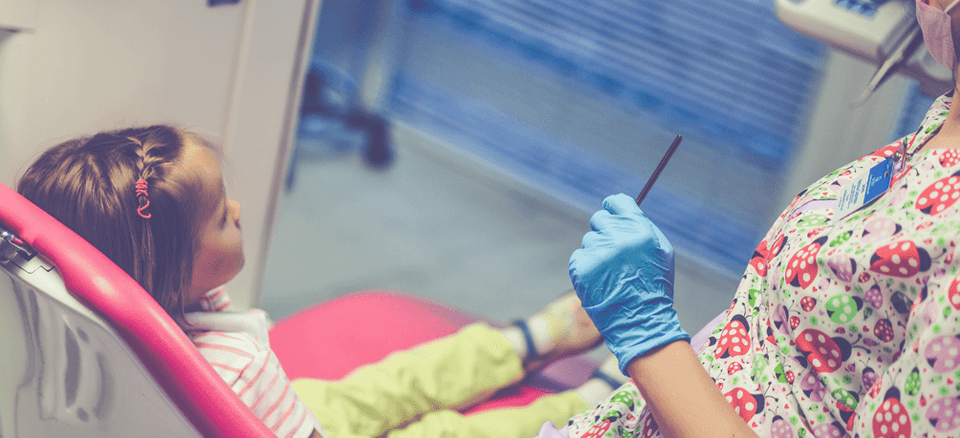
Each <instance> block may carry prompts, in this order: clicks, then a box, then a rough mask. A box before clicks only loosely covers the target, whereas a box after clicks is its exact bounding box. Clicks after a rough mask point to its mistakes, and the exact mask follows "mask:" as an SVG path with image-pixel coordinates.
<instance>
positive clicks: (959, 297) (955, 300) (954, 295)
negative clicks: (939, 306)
mask: <svg viewBox="0 0 960 438" xmlns="http://www.w3.org/2000/svg"><path fill="white" fill-rule="evenodd" d="M947 299H948V300H950V305H951V306H953V308H954V309H957V310H960V278H954V279H953V282H951V283H950V288H949V289H948V290H947Z"/></svg>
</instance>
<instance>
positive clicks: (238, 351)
mask: <svg viewBox="0 0 960 438" xmlns="http://www.w3.org/2000/svg"><path fill="white" fill-rule="evenodd" d="M196 345H197V348H209V349H211V350H220V351H227V352H230V353H234V354H236V355H238V356H243V357H245V358H247V359H253V355H252V354H250V353H247V352H246V351H243V350H241V349H239V348H234V347H230V346H227V345H220V344H211V343H209V342H197V343H196Z"/></svg>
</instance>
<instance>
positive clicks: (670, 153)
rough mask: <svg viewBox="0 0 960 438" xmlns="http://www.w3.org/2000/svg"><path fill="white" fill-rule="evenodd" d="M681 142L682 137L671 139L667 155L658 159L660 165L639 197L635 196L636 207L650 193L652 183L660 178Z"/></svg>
mask: <svg viewBox="0 0 960 438" xmlns="http://www.w3.org/2000/svg"><path fill="white" fill-rule="evenodd" d="M682 140H683V136H682V135H677V138H675V139H673V143H671V144H670V147H669V148H668V149H667V153H665V154H663V158H661V159H660V164H657V168H656V169H654V171H653V175H650V179H648V180H647V185H645V186H643V190H641V191H640V195H638V196H637V206H638V207H639V206H640V203H641V202H643V198H646V197H647V193H649V192H650V189H651V188H653V183H655V182H657V177H659V176H660V172H663V168H664V167H667V162H668V161H670V157H672V156H673V152H674V151H676V150H677V146H680V142H681V141H682Z"/></svg>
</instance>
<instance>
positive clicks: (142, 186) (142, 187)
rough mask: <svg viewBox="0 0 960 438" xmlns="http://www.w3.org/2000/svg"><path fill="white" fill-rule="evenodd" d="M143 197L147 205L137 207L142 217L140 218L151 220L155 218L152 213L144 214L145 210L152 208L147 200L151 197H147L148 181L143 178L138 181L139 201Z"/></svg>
mask: <svg viewBox="0 0 960 438" xmlns="http://www.w3.org/2000/svg"><path fill="white" fill-rule="evenodd" d="M141 195H142V196H143V197H144V199H145V200H146V204H143V205H141V206H140V207H137V213H138V214H139V215H140V217H142V218H144V219H150V218H151V217H152V216H153V215H152V214H150V213H147V214H143V210H144V209H146V208H147V207H149V206H150V200H149V199H147V198H148V196H149V195H147V181H146V180H144V179H143V178H140V179H138V180H137V199H140V196H141Z"/></svg>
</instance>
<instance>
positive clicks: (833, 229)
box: [569, 94, 960, 438]
mask: <svg viewBox="0 0 960 438" xmlns="http://www.w3.org/2000/svg"><path fill="white" fill-rule="evenodd" d="M951 100H952V94H948V95H945V96H942V97H940V98H939V99H937V101H936V102H935V103H934V104H933V106H932V107H931V108H930V111H929V112H928V113H927V115H926V117H925V119H924V121H923V123H922V125H921V126H920V128H919V129H918V130H917V131H916V132H915V133H914V134H911V135H908V136H906V137H904V138H902V139H900V140H897V141H896V142H894V143H892V144H890V145H888V146H886V147H884V148H881V149H879V150H877V151H876V152H874V153H872V154H870V155H867V156H866V157H863V158H861V159H859V160H857V161H855V162H853V163H851V164H849V165H847V166H844V167H842V168H840V169H839V170H837V171H835V172H833V173H831V174H829V175H827V176H826V177H824V178H822V179H820V180H819V181H817V182H816V183H814V184H813V185H811V186H810V187H809V188H807V189H806V190H804V191H803V192H801V193H800V194H799V195H798V196H797V197H796V199H795V200H794V201H793V202H792V203H791V204H790V206H789V207H787V209H786V210H785V211H784V213H783V214H781V215H780V217H779V219H777V221H776V223H774V225H773V227H772V228H771V229H770V231H769V232H768V233H767V235H766V236H765V237H764V239H763V241H762V242H760V244H759V246H758V247H757V249H756V252H754V254H753V258H752V260H751V261H750V264H749V266H748V267H747V270H746V272H745V273H744V275H743V278H742V280H741V282H740V285H739V287H738V288H737V292H736V294H735V296H734V299H733V303H732V305H731V306H730V310H729V313H728V314H727V316H726V318H725V319H724V320H723V322H721V323H720V324H719V325H718V326H717V328H716V329H715V330H714V333H713V336H712V337H711V338H710V340H709V341H708V342H707V343H706V344H705V345H704V347H703V348H702V349H701V350H700V351H699V353H698V356H699V358H700V362H701V363H703V365H704V367H705V368H706V369H707V371H708V373H709V374H710V376H711V377H712V378H713V380H714V381H715V382H716V385H717V388H719V389H720V392H721V393H723V395H724V396H725V397H726V399H727V401H729V402H730V404H731V406H732V407H733V408H734V409H735V410H736V411H737V412H738V413H739V415H740V417H741V418H743V421H745V422H746V423H747V424H748V425H749V426H750V427H751V428H752V429H753V430H754V431H755V432H756V433H757V434H759V435H760V436H764V437H776V438H786V437H799V438H805V437H811V436H813V437H818V438H825V437H842V436H850V437H859V438H893V437H910V436H926V437H931V438H932V437H947V436H953V437H956V436H960V321H958V319H960V269H958V268H960V257H958V256H957V255H956V254H955V250H956V246H957V242H958V240H960V202H957V200H958V199H960V150H955V149H934V150H925V151H921V152H917V151H918V150H919V149H920V148H921V146H922V145H923V143H924V141H925V140H926V139H927V138H928V137H930V136H931V135H932V134H933V133H935V132H936V131H937V129H938V128H939V127H940V125H941V123H942V122H943V120H944V119H945V117H946V114H947V111H948V109H949V106H950V102H951ZM903 142H906V143H907V147H908V149H907V151H908V160H907V163H906V165H905V167H904V169H903V170H902V171H901V172H900V173H898V174H897V175H896V176H894V178H893V183H892V186H891V189H890V190H889V191H887V192H886V193H884V194H883V195H882V196H881V197H879V198H878V199H877V200H876V201H874V202H873V203H871V204H868V205H866V206H864V207H862V208H860V209H859V210H857V211H855V212H853V213H851V214H850V215H848V216H847V217H838V216H836V215H834V206H835V205H836V199H837V198H838V195H839V193H841V191H842V190H841V189H842V188H843V186H844V185H845V184H847V183H849V182H851V181H852V180H854V178H856V177H858V176H860V175H862V174H863V173H864V172H867V171H868V170H869V169H870V168H871V167H872V166H873V165H875V164H877V163H879V162H881V161H882V160H884V159H886V158H887V157H890V156H892V155H894V153H895V152H896V151H897V150H898V149H899V148H900V146H901V144H903ZM691 415H696V413H691ZM569 427H570V436H571V437H606V436H615V437H623V436H626V437H644V438H646V437H654V436H660V432H659V430H658V427H657V424H656V422H655V421H654V419H653V416H652V415H651V413H650V411H649V410H648V409H646V406H645V403H644V401H643V399H642V397H641V396H640V394H639V392H638V391H637V388H636V386H635V385H634V384H633V382H629V383H627V384H625V385H624V386H622V387H620V388H619V389H618V390H616V391H614V392H613V393H612V394H611V396H610V397H609V398H608V399H607V400H606V401H605V402H603V403H601V404H600V405H598V406H597V407H596V408H594V409H592V410H589V411H587V412H584V413H582V414H580V415H578V416H576V417H574V418H573V419H571V420H570V423H569Z"/></svg>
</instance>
